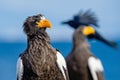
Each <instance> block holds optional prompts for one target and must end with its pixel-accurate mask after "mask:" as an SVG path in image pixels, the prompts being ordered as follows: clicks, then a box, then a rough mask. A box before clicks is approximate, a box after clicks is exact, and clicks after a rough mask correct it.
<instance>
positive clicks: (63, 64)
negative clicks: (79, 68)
mask: <svg viewBox="0 0 120 80" xmlns="http://www.w3.org/2000/svg"><path fill="white" fill-rule="evenodd" d="M57 65H58V67H59V69H60V70H61V72H62V74H63V76H64V78H65V80H67V77H66V72H65V71H64V70H66V71H67V66H66V62H65V59H64V57H63V56H62V54H61V53H60V52H58V51H57Z"/></svg>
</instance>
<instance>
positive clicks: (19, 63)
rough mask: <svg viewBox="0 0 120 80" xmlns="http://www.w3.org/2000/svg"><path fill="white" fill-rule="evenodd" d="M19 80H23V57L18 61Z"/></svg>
mask: <svg viewBox="0 0 120 80" xmlns="http://www.w3.org/2000/svg"><path fill="white" fill-rule="evenodd" d="M16 73H17V80H22V76H23V63H22V59H21V57H19V58H18V60H17V70H16Z"/></svg>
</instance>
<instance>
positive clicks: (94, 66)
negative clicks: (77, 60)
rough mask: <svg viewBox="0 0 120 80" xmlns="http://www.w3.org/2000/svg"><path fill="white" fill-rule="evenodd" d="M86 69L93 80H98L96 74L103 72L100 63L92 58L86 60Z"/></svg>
mask: <svg viewBox="0 0 120 80" xmlns="http://www.w3.org/2000/svg"><path fill="white" fill-rule="evenodd" d="M88 67H89V69H90V72H91V74H92V77H93V80H98V77H97V74H96V72H103V71H104V69H103V66H102V63H101V61H100V60H99V59H97V58H95V57H93V56H92V57H90V58H89V59H88Z"/></svg>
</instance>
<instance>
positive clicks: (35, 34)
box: [17, 14, 69, 80]
mask: <svg viewBox="0 0 120 80" xmlns="http://www.w3.org/2000/svg"><path fill="white" fill-rule="evenodd" d="M47 28H52V24H51V22H50V21H49V20H48V19H46V18H45V16H44V15H43V14H37V15H33V16H29V17H28V18H27V19H26V20H25V22H24V24H23V31H24V32H25V34H26V35H27V48H26V49H25V51H24V52H23V53H22V54H20V56H19V58H18V60H17V80H69V76H68V70H67V66H66V62H65V59H64V57H63V56H62V54H61V53H60V51H58V50H57V49H55V48H54V47H52V45H51V43H50V37H49V35H48V34H47V32H46V29H47Z"/></svg>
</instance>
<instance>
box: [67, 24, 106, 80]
mask: <svg viewBox="0 0 120 80" xmlns="http://www.w3.org/2000/svg"><path fill="white" fill-rule="evenodd" d="M94 33H95V30H94V29H93V28H92V27H90V26H80V27H79V28H77V29H76V30H75V32H74V34H73V49H72V51H71V53H70V54H69V55H68V56H67V57H66V61H67V66H68V72H69V76H70V80H104V74H103V72H104V69H103V66H102V63H101V61H100V59H98V58H96V57H95V56H94V55H93V54H92V52H91V51H90V49H89V44H88V43H87V42H86V37H87V36H88V35H93V34H94Z"/></svg>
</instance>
